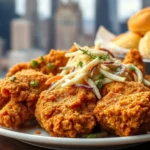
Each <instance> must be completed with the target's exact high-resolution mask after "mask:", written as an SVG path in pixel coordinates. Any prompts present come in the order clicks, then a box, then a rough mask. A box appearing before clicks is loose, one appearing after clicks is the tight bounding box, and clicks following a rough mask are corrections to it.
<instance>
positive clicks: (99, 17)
mask: <svg viewBox="0 0 150 150" xmlns="http://www.w3.org/2000/svg"><path fill="white" fill-rule="evenodd" d="M104 6H105V7H104ZM95 8H96V9H95V11H96V12H95V32H97V31H98V29H99V26H100V25H102V26H104V27H105V28H107V29H108V30H110V29H111V25H110V20H109V7H108V0H96V3H95Z"/></svg>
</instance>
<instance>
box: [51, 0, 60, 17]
mask: <svg viewBox="0 0 150 150" xmlns="http://www.w3.org/2000/svg"><path fill="white" fill-rule="evenodd" d="M58 2H59V0H51V16H52V17H55V15H56V11H57V8H58Z"/></svg>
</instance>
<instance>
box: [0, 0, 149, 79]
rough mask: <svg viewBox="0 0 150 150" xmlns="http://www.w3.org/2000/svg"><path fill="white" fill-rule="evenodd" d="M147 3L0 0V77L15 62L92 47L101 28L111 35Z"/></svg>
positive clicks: (126, 0)
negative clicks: (76, 45) (75, 45)
mask: <svg viewBox="0 0 150 150" xmlns="http://www.w3.org/2000/svg"><path fill="white" fill-rule="evenodd" d="M147 6H150V1H149V0H132V1H131V0H0V77H3V76H4V75H5V72H6V71H7V70H8V69H9V68H10V67H11V66H13V65H15V64H16V63H18V62H26V61H29V60H31V59H33V58H36V57H38V56H41V55H44V54H46V53H48V52H49V51H50V49H52V48H55V49H62V50H63V49H64V50H68V49H69V48H70V47H71V46H72V44H73V42H75V41H76V42H78V43H79V44H81V45H93V43H94V38H95V34H96V32H97V30H98V28H99V26H100V25H103V26H104V27H106V28H107V29H108V30H110V31H111V32H113V33H114V34H119V33H123V32H126V31H127V25H126V23H127V20H128V18H129V17H130V16H131V15H132V14H133V13H135V12H137V11H139V10H140V9H141V8H143V7H147Z"/></svg>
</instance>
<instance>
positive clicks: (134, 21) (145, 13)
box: [128, 7, 150, 35]
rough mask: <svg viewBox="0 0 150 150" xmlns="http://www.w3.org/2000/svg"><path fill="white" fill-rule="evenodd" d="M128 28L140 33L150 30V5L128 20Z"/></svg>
mask: <svg viewBox="0 0 150 150" xmlns="http://www.w3.org/2000/svg"><path fill="white" fill-rule="evenodd" d="M128 29H129V30H130V31H132V32H136V33H138V34H140V35H144V34H145V33H146V32H148V31H149V30H150V7H147V8H145V9H142V10H141V11H139V12H138V13H136V14H135V15H133V16H132V17H131V18H130V19H129V20H128Z"/></svg>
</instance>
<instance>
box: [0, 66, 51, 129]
mask: <svg viewBox="0 0 150 150" xmlns="http://www.w3.org/2000/svg"><path fill="white" fill-rule="evenodd" d="M47 79H48V75H44V74H43V73H41V72H36V71H34V70H32V69H30V70H22V71H20V72H18V73H16V74H15V76H12V77H6V78H5V79H4V80H3V81H2V84H1V94H2V95H3V96H4V97H7V99H8V101H9V102H8V103H7V104H6V105H5V106H4V107H3V108H2V109H1V110H0V125H2V126H5V127H12V128H17V127H18V126H20V125H22V124H24V123H25V122H26V121H29V120H31V118H34V111H35V105H36V102H37V100H38V98H39V95H40V93H41V92H42V91H43V90H46V89H47V88H48V86H47V85H45V82H46V80H47ZM14 122H15V123H14Z"/></svg>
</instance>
